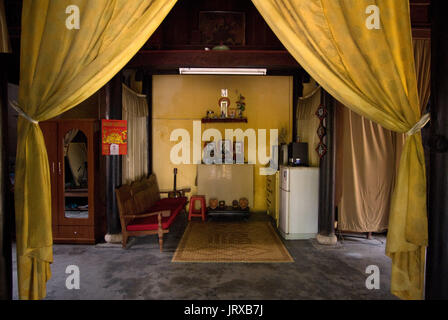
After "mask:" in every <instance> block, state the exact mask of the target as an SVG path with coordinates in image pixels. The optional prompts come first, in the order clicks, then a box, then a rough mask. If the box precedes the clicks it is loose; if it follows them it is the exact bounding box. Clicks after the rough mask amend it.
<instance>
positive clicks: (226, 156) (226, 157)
mask: <svg viewBox="0 0 448 320" xmlns="http://www.w3.org/2000/svg"><path fill="white" fill-rule="evenodd" d="M220 145H221V153H222V160H223V163H233V152H232V141H230V140H221V143H220Z"/></svg>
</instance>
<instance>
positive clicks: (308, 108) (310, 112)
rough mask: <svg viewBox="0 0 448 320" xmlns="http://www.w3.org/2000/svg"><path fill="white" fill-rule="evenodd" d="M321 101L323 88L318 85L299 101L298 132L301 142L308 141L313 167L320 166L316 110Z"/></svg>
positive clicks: (310, 162) (318, 121) (310, 161)
mask: <svg viewBox="0 0 448 320" xmlns="http://www.w3.org/2000/svg"><path fill="white" fill-rule="evenodd" d="M320 102H321V89H320V87H316V89H314V90H312V92H311V93H309V94H308V95H307V96H305V97H302V98H299V101H298V103H297V119H296V121H297V133H298V135H299V139H300V141H301V142H307V143H308V157H309V164H310V166H312V167H318V166H319V163H320V158H319V155H318V154H317V152H316V148H317V146H318V144H319V136H318V135H317V129H318V128H319V124H320V120H319V118H318V117H317V115H316V111H317V109H318V108H319V106H320Z"/></svg>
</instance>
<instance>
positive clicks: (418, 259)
mask: <svg viewBox="0 0 448 320" xmlns="http://www.w3.org/2000/svg"><path fill="white" fill-rule="evenodd" d="M252 1H253V3H254V4H255V6H256V7H257V9H258V10H259V11H260V13H261V14H262V16H263V17H264V19H265V20H266V22H267V23H268V25H269V26H270V27H271V29H272V30H273V31H274V33H275V34H276V35H277V37H278V38H279V39H280V41H281V42H282V43H283V45H284V46H285V47H286V48H287V50H288V51H289V52H290V53H291V54H292V55H293V56H294V58H295V59H296V60H297V61H298V62H299V63H300V64H301V65H302V67H303V68H304V69H305V70H306V71H307V72H308V73H309V74H310V75H311V76H312V77H313V78H314V79H315V80H316V81H317V82H318V83H319V84H320V85H321V86H322V87H323V88H324V89H325V90H326V91H328V92H329V93H330V94H331V95H332V96H333V97H335V98H336V99H337V100H339V101H340V102H341V103H343V104H344V105H345V106H347V107H349V108H350V109H351V110H353V111H355V112H356V113H358V114H360V115H362V116H364V117H366V118H367V119H370V120H372V121H375V122H377V123H378V124H380V125H381V126H383V127H385V128H387V129H389V130H392V131H395V132H399V133H409V135H408V136H407V139H406V143H405V146H404V149H403V152H402V156H401V160H400V167H399V172H398V177H397V183H396V187H395V190H394V192H393V195H392V201H391V211H390V217H389V232H388V236H387V245H386V253H387V255H388V256H389V257H390V258H391V259H392V276H391V291H392V293H393V294H395V295H397V296H398V297H400V298H403V299H421V298H422V297H423V278H424V261H425V248H426V245H427V237H428V235H427V216H426V177H425V174H426V173H425V162H424V153H423V146H422V139H421V134H420V132H419V129H420V127H421V125H422V124H421V123H419V124H417V123H418V122H419V121H420V118H421V111H420V103H419V96H418V93H417V83H416V74H415V67H414V55H413V47H412V33H411V24H410V11H409V10H410V9H409V1H408V0H403V1H389V0H377V1H374V2H372V1H370V0H252ZM372 5H374V6H373V7H372ZM375 20H376V21H375ZM375 22H377V23H375ZM411 129H413V130H411Z"/></svg>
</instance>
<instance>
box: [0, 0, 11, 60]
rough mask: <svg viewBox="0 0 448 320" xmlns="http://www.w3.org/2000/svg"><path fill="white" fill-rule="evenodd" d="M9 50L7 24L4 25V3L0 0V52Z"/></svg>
mask: <svg viewBox="0 0 448 320" xmlns="http://www.w3.org/2000/svg"><path fill="white" fill-rule="evenodd" d="M9 52H11V44H10V42H9V33H8V26H7V25H6V14H5V3H4V0H0V53H9Z"/></svg>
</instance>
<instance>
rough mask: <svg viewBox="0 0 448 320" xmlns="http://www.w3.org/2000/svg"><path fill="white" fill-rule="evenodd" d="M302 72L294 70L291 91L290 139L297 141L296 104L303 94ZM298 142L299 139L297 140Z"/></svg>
mask: <svg viewBox="0 0 448 320" xmlns="http://www.w3.org/2000/svg"><path fill="white" fill-rule="evenodd" d="M302 78H303V77H302V72H295V73H294V75H293V93H292V141H293V142H297V138H299V139H300V137H299V136H298V128H297V105H298V104H299V97H301V96H302V95H303V81H302ZM299 142H300V141H299Z"/></svg>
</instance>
